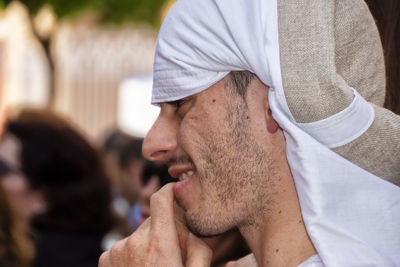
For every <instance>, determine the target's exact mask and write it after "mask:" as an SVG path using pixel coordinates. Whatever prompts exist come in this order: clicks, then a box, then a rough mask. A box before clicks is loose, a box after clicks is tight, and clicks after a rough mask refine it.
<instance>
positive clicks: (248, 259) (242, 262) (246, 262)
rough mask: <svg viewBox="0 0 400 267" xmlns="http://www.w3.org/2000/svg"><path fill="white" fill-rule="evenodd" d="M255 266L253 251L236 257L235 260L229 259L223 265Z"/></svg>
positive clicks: (231, 266)
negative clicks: (238, 257)
mask: <svg viewBox="0 0 400 267" xmlns="http://www.w3.org/2000/svg"><path fill="white" fill-rule="evenodd" d="M251 266H253V267H257V266H258V265H257V261H256V258H255V257H254V255H253V253H251V254H249V255H247V256H245V257H243V258H240V259H238V260H237V261H230V262H228V263H226V264H225V265H224V267H251Z"/></svg>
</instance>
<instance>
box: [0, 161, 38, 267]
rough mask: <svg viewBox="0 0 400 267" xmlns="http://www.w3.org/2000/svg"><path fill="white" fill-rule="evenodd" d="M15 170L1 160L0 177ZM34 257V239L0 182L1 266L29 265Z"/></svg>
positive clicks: (3, 177) (16, 266) (22, 266)
mask: <svg viewBox="0 0 400 267" xmlns="http://www.w3.org/2000/svg"><path fill="white" fill-rule="evenodd" d="M12 172H13V170H12V169H11V168H9V167H8V166H7V165H5V164H4V163H3V162H0V179H7V178H6V176H7V175H10V174H11V173H12ZM33 257H34V247H33V243H32V240H31V239H30V237H29V236H28V227H27V225H26V224H25V223H24V221H23V220H22V218H20V217H19V216H17V214H15V213H14V210H13V209H12V207H11V205H10V203H9V201H8V199H7V195H6V192H5V191H4V189H3V186H2V184H1V183H0V266H4V267H29V266H31V262H32V259H33Z"/></svg>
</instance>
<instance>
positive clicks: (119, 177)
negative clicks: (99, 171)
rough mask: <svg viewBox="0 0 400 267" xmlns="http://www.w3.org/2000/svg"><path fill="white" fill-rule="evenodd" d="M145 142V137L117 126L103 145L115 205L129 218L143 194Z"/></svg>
mask: <svg viewBox="0 0 400 267" xmlns="http://www.w3.org/2000/svg"><path fill="white" fill-rule="evenodd" d="M142 142H143V140H142V139H141V138H137V137H133V136H130V135H128V134H126V133H124V132H122V131H120V130H114V131H112V132H111V133H110V134H109V135H108V136H107V137H106V138H105V140H104V142H103V145H102V152H103V154H104V157H105V159H106V167H107V171H108V172H109V173H110V176H111V181H112V192H113V208H114V209H115V210H116V212H117V213H118V214H119V215H120V216H122V217H126V218H128V217H129V214H130V212H131V208H132V206H133V204H134V203H136V201H137V200H138V197H139V189H140V176H141V174H142V170H143V164H144V158H143V156H142V151H141V147H142Z"/></svg>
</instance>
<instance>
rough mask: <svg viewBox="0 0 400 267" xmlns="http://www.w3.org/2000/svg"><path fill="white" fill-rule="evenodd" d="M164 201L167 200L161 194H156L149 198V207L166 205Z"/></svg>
mask: <svg viewBox="0 0 400 267" xmlns="http://www.w3.org/2000/svg"><path fill="white" fill-rule="evenodd" d="M166 201H167V200H166V198H165V196H164V195H163V194H160V192H156V193H154V194H153V195H152V196H151V197H150V206H154V205H155V206H162V205H166Z"/></svg>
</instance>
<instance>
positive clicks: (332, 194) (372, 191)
mask: <svg viewBox="0 0 400 267" xmlns="http://www.w3.org/2000/svg"><path fill="white" fill-rule="evenodd" d="M277 18H278V14H277V0H235V1H232V0H201V1H198V0H179V1H178V2H177V4H176V5H175V6H174V7H173V8H172V10H171V11H170V13H169V14H168V16H167V17H166V19H165V21H164V23H163V25H162V27H161V30H160V34H159V38H158V44H157V51H156V56H155V61H154V62H155V63H154V83H153V96H152V102H153V103H155V104H157V103H161V102H166V101H172V100H177V99H181V98H183V97H186V96H189V95H192V94H195V93H198V92H201V91H203V90H205V89H207V88H208V87H209V86H211V85H212V84H214V83H216V82H217V81H219V80H220V79H222V78H223V77H224V76H225V75H227V74H228V73H229V72H230V71H234V70H248V71H251V72H253V73H255V74H256V75H257V76H258V77H259V78H260V80H261V81H262V82H263V83H265V84H266V85H268V86H269V87H270V89H269V102H270V107H271V110H272V114H273V117H274V118H275V120H276V121H277V122H278V124H279V126H280V127H281V128H282V129H283V131H284V134H285V137H286V149H287V151H286V153H287V158H288V162H289V165H290V168H291V171H292V174H293V178H294V181H295V184H296V189H297V193H298V197H299V201H300V205H301V212H302V215H303V219H304V223H305V225H306V228H307V232H308V234H309V236H310V238H311V240H312V242H313V244H314V246H315V248H316V250H317V252H318V255H319V257H320V258H321V261H322V262H323V264H324V265H325V266H334V267H337V266H363V267H365V266H379V267H384V266H400V188H399V187H397V186H395V185H393V184H391V183H389V182H386V181H384V180H382V179H380V178H378V177H376V176H375V175H373V174H371V173H368V172H367V171H365V170H363V169H361V168H360V167H358V166H356V165H354V164H353V163H351V162H349V161H348V160H346V159H344V158H342V157H340V156H339V155H338V154H336V153H334V152H333V151H331V150H330V149H329V148H332V147H335V146H338V145H343V144H346V143H348V142H350V141H352V140H354V139H356V138H357V137H359V136H360V135H361V134H362V133H364V132H365V131H366V129H368V127H369V126H370V125H371V123H372V121H373V118H374V111H373V109H372V108H371V106H370V105H369V103H367V102H366V101H365V100H363V99H362V97H361V96H359V95H358V94H357V92H356V91H355V90H354V91H353V92H354V95H355V97H354V100H353V103H352V104H351V105H350V106H349V107H348V108H346V109H345V110H343V111H342V112H340V113H338V114H336V115H334V116H332V117H330V118H327V119H324V120H321V121H317V122H313V123H306V124H298V123H296V122H295V120H294V118H293V116H292V114H291V113H290V110H289V108H288V106H287V103H286V99H285V94H284V90H283V87H282V80H281V69H280V61H279V38H278V19H277ZM333 133H334V134H333Z"/></svg>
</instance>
